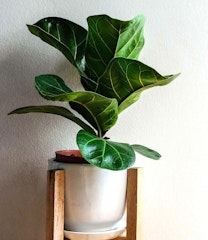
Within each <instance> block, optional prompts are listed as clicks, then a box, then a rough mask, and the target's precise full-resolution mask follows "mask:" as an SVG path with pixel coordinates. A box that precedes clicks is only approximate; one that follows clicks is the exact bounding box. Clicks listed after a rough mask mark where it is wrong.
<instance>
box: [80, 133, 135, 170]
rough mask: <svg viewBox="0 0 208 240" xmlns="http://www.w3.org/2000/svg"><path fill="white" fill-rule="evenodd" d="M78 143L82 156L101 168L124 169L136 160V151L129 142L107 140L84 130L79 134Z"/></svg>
mask: <svg viewBox="0 0 208 240" xmlns="http://www.w3.org/2000/svg"><path fill="white" fill-rule="evenodd" d="M77 145H78V147H79V149H80V151H81V153H82V156H83V157H84V158H85V159H86V160H87V161H88V162H89V163H91V164H92V165H94V166H97V167H100V168H105V169H110V170H123V169H127V168H129V167H131V166H132V165H133V164H134V162H135V152H134V150H133V148H132V147H131V146H130V145H129V144H126V143H117V142H111V141H107V140H105V139H103V138H98V137H95V136H94V135H92V134H90V133H88V132H86V131H84V130H80V131H79V132H78V134H77Z"/></svg>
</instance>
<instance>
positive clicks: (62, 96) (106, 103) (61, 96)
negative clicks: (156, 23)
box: [35, 75, 118, 136]
mask: <svg viewBox="0 0 208 240" xmlns="http://www.w3.org/2000/svg"><path fill="white" fill-rule="evenodd" d="M35 83H36V88H37V89H38V91H39V93H40V94H41V96H42V97H44V98H45V99H47V100H53V101H62V102H69V103H70V105H71V107H72V108H73V109H74V110H76V111H77V112H78V113H80V114H81V115H82V116H83V117H84V118H85V120H87V121H88V122H89V123H90V124H91V125H92V126H93V127H94V128H95V129H97V130H98V135H99V136H100V135H103V134H104V133H105V132H106V131H107V130H109V129H110V128H111V127H112V126H113V125H114V124H115V123H116V121H117V118H118V102H117V100H116V99H111V98H106V97H104V96H102V95H99V94H97V93H94V92H88V91H83V92H71V89H69V88H68V87H67V86H66V85H65V83H64V81H63V80H62V79H61V78H60V77H58V76H54V75H41V76H39V77H36V80H35Z"/></svg>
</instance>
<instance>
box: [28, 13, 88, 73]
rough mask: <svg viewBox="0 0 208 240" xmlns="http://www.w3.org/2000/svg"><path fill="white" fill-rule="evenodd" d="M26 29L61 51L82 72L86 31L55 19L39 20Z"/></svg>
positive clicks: (74, 24) (68, 22)
mask: <svg viewBox="0 0 208 240" xmlns="http://www.w3.org/2000/svg"><path fill="white" fill-rule="evenodd" d="M28 29H29V30H30V32H31V33H32V34H34V35H36V36H38V37H39V38H40V39H42V40H43V41H44V42H46V43H48V44H50V45H51V46H53V47H55V48H56V49H58V50H59V51H61V52H62V53H63V54H64V56H65V57H66V58H67V59H68V60H69V61H70V62H71V63H72V64H73V65H74V66H75V67H77V68H78V70H79V71H80V72H83V69H84V52H85V45H86V36H87V31H86V29H84V28H83V27H81V26H79V25H77V24H76V23H73V22H71V21H69V20H66V19H63V18H57V17H48V18H44V19H41V20H40V21H38V22H37V23H35V24H33V25H28Z"/></svg>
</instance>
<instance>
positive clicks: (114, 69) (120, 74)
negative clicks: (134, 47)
mask: <svg viewBox="0 0 208 240" xmlns="http://www.w3.org/2000/svg"><path fill="white" fill-rule="evenodd" d="M177 76H178V74H176V75H171V76H162V75H161V74H159V73H158V72H157V71H155V70H154V69H153V68H151V67H149V66H147V65H145V64H143V63H141V62H139V61H136V60H132V59H126V58H115V59H113V60H112V61H111V63H110V64H109V66H108V68H107V69H106V71H105V73H104V74H103V75H102V76H101V78H100V79H99V83H98V88H97V92H98V93H100V94H102V95H104V96H106V97H110V98H116V99H117V101H118V103H119V112H121V111H123V110H124V109H125V108H127V107H129V106H130V105H131V104H132V103H134V102H135V101H137V100H138V99H139V97H140V94H141V92H142V91H144V90H146V89H149V88H152V87H155V86H162V85H166V84H168V83H170V82H171V81H172V80H173V79H175V78H176V77H177Z"/></svg>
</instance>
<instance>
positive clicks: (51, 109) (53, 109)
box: [9, 105, 95, 134]
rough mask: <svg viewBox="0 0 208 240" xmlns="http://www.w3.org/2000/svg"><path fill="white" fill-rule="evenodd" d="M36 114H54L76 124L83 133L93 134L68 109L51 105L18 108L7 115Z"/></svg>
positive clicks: (92, 131)
mask: <svg viewBox="0 0 208 240" xmlns="http://www.w3.org/2000/svg"><path fill="white" fill-rule="evenodd" d="M37 112H39V113H50V114H55V115H59V116H62V117H65V118H67V119H69V120H71V121H73V122H75V123H76V124H78V125H79V126H80V127H81V128H83V129H84V130H85V131H87V132H90V133H92V134H95V132H94V130H93V129H92V128H91V127H90V126H89V125H87V124H86V123H84V122H83V121H82V120H81V119H79V118H78V117H76V116H75V115H74V114H73V113H72V112H70V111H69V110H68V109H66V108H64V107H59V106H51V105H43V106H28V107H23V108H18V109H16V110H14V111H12V112H10V113H9V115H11V114H24V113H37Z"/></svg>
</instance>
